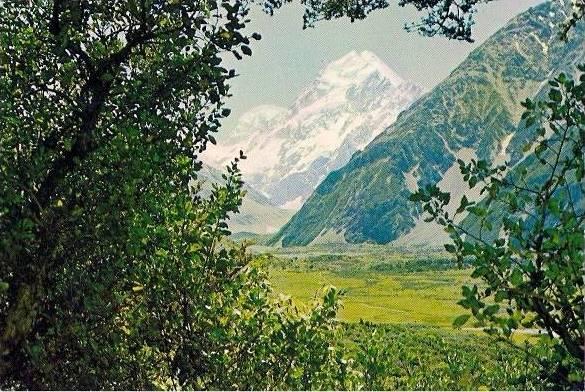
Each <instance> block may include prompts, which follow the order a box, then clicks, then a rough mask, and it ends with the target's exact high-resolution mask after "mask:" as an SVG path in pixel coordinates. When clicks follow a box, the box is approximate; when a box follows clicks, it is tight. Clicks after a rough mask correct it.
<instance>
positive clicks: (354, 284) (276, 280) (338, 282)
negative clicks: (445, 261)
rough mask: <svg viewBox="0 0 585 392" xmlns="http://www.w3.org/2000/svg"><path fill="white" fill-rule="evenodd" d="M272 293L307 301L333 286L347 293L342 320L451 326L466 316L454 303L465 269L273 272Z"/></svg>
mask: <svg viewBox="0 0 585 392" xmlns="http://www.w3.org/2000/svg"><path fill="white" fill-rule="evenodd" d="M270 276H271V281H272V284H273V285H274V287H275V289H276V291H278V292H280V293H283V294H286V295H290V296H291V297H292V298H293V299H295V300H297V301H300V302H309V301H310V300H311V299H312V298H313V297H314V296H315V293H316V292H318V290H319V289H320V288H322V287H323V286H326V285H332V286H335V287H337V288H339V289H343V290H344V291H345V295H344V296H343V308H342V309H341V312H340V315H339V316H340V318H341V319H342V320H344V321H349V322H356V321H359V320H366V321H371V322H375V323H400V324H424V325H432V326H441V327H448V326H451V324H452V322H453V319H454V318H455V317H457V316H458V315H460V314H462V313H463V312H464V309H462V308H461V307H460V306H459V305H457V303H456V302H457V300H458V299H459V297H460V296H461V286H462V285H463V284H464V283H468V282H469V281H470V278H469V276H470V271H469V270H465V269H464V270H454V269H453V270H445V271H440V272H439V271H424V272H405V273H397V272H393V273H385V272H377V273H376V272H364V273H361V274H359V273H356V274H354V275H353V276H351V275H348V276H343V275H339V274H338V273H336V272H332V271H327V270H312V271H294V270H293V271H291V270H286V269H272V270H271V272H270Z"/></svg>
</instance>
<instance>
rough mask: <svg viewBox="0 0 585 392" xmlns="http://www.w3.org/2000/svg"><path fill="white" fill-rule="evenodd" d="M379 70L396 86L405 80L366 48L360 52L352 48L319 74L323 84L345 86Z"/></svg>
mask: <svg viewBox="0 0 585 392" xmlns="http://www.w3.org/2000/svg"><path fill="white" fill-rule="evenodd" d="M375 72H378V73H379V74H380V75H381V76H382V77H384V78H385V79H387V80H388V81H390V83H392V84H393V85H394V86H399V85H401V84H402V83H403V82H404V80H403V79H402V78H401V77H400V76H399V75H398V74H397V73H396V72H395V71H394V70H393V69H392V68H390V67H389V66H388V65H386V64H385V63H384V62H383V61H382V60H381V59H380V58H379V57H378V56H376V55H375V54H374V53H372V52H370V51H367V50H364V51H362V52H360V53H358V52H356V51H355V50H352V51H351V52H349V53H347V54H346V55H345V56H343V57H341V58H339V59H337V60H335V61H333V62H332V63H330V64H329V65H327V66H326V67H325V68H324V69H323V71H321V74H320V75H319V81H320V82H321V83H322V84H328V85H332V86H345V85H347V84H350V83H351V84H354V83H356V82H359V81H360V80H362V79H364V78H367V77H368V76H370V75H371V74H373V73H375Z"/></svg>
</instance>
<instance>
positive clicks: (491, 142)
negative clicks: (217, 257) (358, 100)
mask: <svg viewBox="0 0 585 392" xmlns="http://www.w3.org/2000/svg"><path fill="white" fill-rule="evenodd" d="M560 4H561V3H560V2H558V1H555V2H554V3H544V4H542V5H540V6H538V7H535V8H532V9H530V10H529V11H527V12H525V13H523V14H521V15H519V16H518V17H516V18H514V19H513V20H512V21H510V22H509V23H508V24H507V25H506V26H505V27H504V28H503V29H501V30H500V31H499V32H497V33H496V34H494V35H493V36H492V37H491V38H490V39H489V40H487V41H486V42H485V43H484V44H483V45H482V46H480V47H479V48H478V49H476V50H474V51H473V52H472V53H471V54H470V55H469V57H468V58H467V59H466V60H465V61H464V62H463V63H462V64H461V65H460V66H459V67H458V68H457V69H455V70H454V71H453V72H452V74H451V75H450V76H449V77H448V78H447V79H446V80H445V81H444V82H443V83H441V84H440V85H438V86H437V87H436V88H435V89H433V90H432V91H431V92H430V93H428V94H427V95H426V96H424V97H423V98H421V99H420V100H418V101H417V102H416V103H415V104H413V105H412V106H411V107H410V108H409V109H408V110H406V111H405V112H403V113H402V114H401V115H400V116H399V117H398V119H397V120H396V122H395V123H394V124H393V125H391V126H390V127H388V128H387V129H386V130H385V131H384V132H383V133H382V134H380V135H379V136H378V137H377V138H375V140H374V141H372V142H371V143H370V144H369V145H368V146H367V147H366V148H365V149H364V150H363V151H362V152H359V153H356V154H355V155H354V156H353V157H352V159H351V160H350V162H349V163H348V164H347V165H345V166H344V167H343V168H341V169H340V170H337V171H334V172H332V173H331V174H329V176H328V177H327V178H326V179H325V180H324V181H323V182H322V183H321V184H320V185H319V186H318V187H317V189H316V190H315V192H314V193H313V195H312V196H311V197H310V198H309V199H308V200H307V202H306V203H305V204H304V205H303V207H302V209H301V210H300V211H299V212H298V213H297V214H296V215H295V216H294V217H293V218H292V219H291V221H290V222H289V223H288V224H287V225H285V226H284V227H283V229H282V230H281V231H280V232H279V233H278V234H277V235H276V236H275V237H274V238H273V240H272V242H273V243H274V244H281V245H283V246H289V245H305V244H309V243H312V242H313V243H315V242H336V241H343V242H352V243H358V242H375V243H389V242H392V241H396V240H399V241H404V240H406V241H404V242H405V243H416V242H420V243H427V242H435V241H442V238H441V232H440V230H437V228H433V227H432V226H428V225H427V226H424V224H423V223H422V222H421V219H420V217H421V211H419V210H418V208H417V206H416V205H414V204H413V203H410V202H409V201H408V200H407V199H408V196H409V194H410V192H412V191H414V190H416V189H417V187H419V186H422V185H425V184H428V183H436V182H439V181H441V185H443V187H444V188H446V189H448V190H451V191H454V193H456V194H457V193H461V191H460V189H462V188H461V180H460V179H459V178H458V177H457V176H458V174H457V173H458V170H457V167H456V163H455V162H456V159H457V158H463V159H470V158H471V157H478V158H480V159H488V160H491V161H497V160H505V159H508V160H512V161H517V160H518V159H519V158H520V157H521V146H522V145H523V144H524V143H525V141H526V137H527V135H526V133H525V132H517V131H518V129H520V128H519V127H518V124H519V121H520V115H521V113H522V107H521V106H520V102H521V101H523V100H524V99H525V98H527V97H534V96H535V95H538V94H539V92H540V91H541V89H542V88H543V87H544V86H545V84H546V81H547V80H548V78H549V77H550V76H551V75H553V74H555V73H557V72H559V71H560V70H565V71H572V70H574V68H575V64H577V63H580V62H585V32H584V30H583V28H582V26H580V27H579V28H578V29H577V30H576V31H575V32H574V34H572V37H571V39H570V41H569V42H568V43H567V42H561V41H559V39H558V30H557V26H558V24H559V22H560V21H562V20H564V18H565V15H564V12H565V9H564V7H563V6H562V5H560ZM457 196H459V197H460V196H461V195H460V194H459V195H455V199H458V198H457Z"/></svg>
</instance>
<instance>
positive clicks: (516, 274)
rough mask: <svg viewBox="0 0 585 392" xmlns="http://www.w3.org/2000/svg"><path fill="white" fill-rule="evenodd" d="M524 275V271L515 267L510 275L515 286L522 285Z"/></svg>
mask: <svg viewBox="0 0 585 392" xmlns="http://www.w3.org/2000/svg"><path fill="white" fill-rule="evenodd" d="M522 276H523V274H522V271H520V270H519V269H518V268H516V269H514V271H512V274H511V275H510V283H512V285H514V286H520V285H521V284H522V282H523V281H524V279H523V277H522Z"/></svg>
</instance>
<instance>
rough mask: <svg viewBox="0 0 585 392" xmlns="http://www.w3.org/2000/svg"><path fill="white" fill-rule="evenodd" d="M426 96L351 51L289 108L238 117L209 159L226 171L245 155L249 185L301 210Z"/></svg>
mask: <svg viewBox="0 0 585 392" xmlns="http://www.w3.org/2000/svg"><path fill="white" fill-rule="evenodd" d="M421 93H422V89H421V88H420V87H418V86H417V85H415V84H413V83H411V82H409V81H405V80H403V79H402V78H401V77H400V76H398V75H397V74H396V72H394V71H393V70H392V69H391V68H390V67H388V66H387V65H386V64H385V63H384V62H383V61H381V60H380V59H379V58H378V57H377V56H376V55H375V54H373V53H371V52H368V51H364V52H361V53H357V52H355V51H352V52H350V53H348V54H347V55H345V56H343V57H342V58H340V59H338V60H336V61H334V62H332V63H330V64H329V65H327V66H326V67H325V68H324V69H323V70H322V71H321V73H320V74H319V76H318V77H317V78H316V79H315V80H314V81H313V82H312V83H311V84H310V85H309V86H307V88H306V89H305V90H304V91H303V92H302V93H301V94H300V95H299V96H298V98H297V99H296V100H295V101H294V103H293V104H292V105H291V106H290V108H288V109H284V108H280V107H277V106H269V105H263V106H259V107H256V108H254V109H252V110H250V111H249V112H247V113H246V114H244V115H243V116H241V117H240V119H239V122H238V124H237V126H236V127H235V129H233V131H231V132H228V133H227V134H226V135H222V136H223V137H219V138H218V139H219V140H218V146H213V147H212V148H210V149H209V151H208V152H207V153H206V155H205V156H204V159H205V160H206V161H207V162H208V163H210V164H212V165H215V166H218V165H224V164H225V163H227V162H228V161H229V160H230V159H232V158H233V157H235V156H236V155H237V153H238V151H239V150H240V149H242V150H243V151H244V153H245V154H246V155H247V156H248V159H247V160H245V161H244V162H243V163H242V165H241V168H242V171H243V173H244V180H246V181H247V182H248V183H249V184H250V185H251V186H252V187H254V188H255V189H256V190H258V191H260V192H262V193H263V194H264V195H265V196H267V197H268V198H269V199H270V200H272V201H273V202H274V203H275V204H277V205H279V206H285V207H286V208H294V209H298V208H300V206H301V205H302V203H303V202H304V201H305V200H306V199H307V198H308V197H309V196H310V195H311V193H312V192H313V190H314V189H315V187H316V186H317V185H318V184H319V183H320V182H321V181H322V180H323V179H324V178H325V176H326V175H327V174H328V173H330V172H331V171H332V170H336V169H338V168H340V167H342V166H343V165H345V164H346V163H347V162H348V161H349V159H350V158H351V156H352V155H353V154H354V153H355V152H356V151H357V150H359V149H361V148H363V147H364V146H366V145H367V144H368V143H369V142H370V141H372V139H373V138H374V137H376V136H377V135H378V134H379V133H380V132H382V130H383V129H384V128H386V127H387V126H388V125H390V124H392V123H393V122H394V121H395V120H396V117H397V116H398V114H399V113H400V112H401V111H402V110H404V109H405V108H407V107H408V106H409V105H410V104H411V103H412V102H413V101H414V100H416V99H417V98H418V97H420V95H421Z"/></svg>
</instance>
